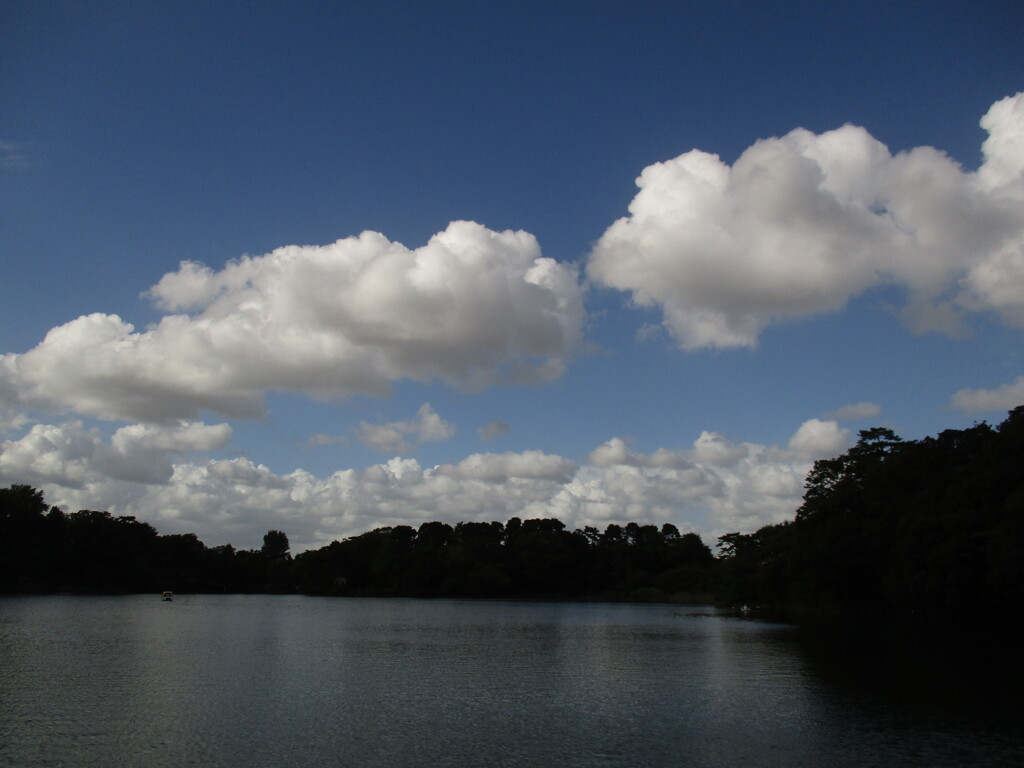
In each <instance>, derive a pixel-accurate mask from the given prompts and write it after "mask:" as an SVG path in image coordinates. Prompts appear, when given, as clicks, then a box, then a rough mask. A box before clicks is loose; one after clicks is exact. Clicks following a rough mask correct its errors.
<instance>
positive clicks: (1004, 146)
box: [587, 93, 1024, 349]
mask: <svg viewBox="0 0 1024 768" xmlns="http://www.w3.org/2000/svg"><path fill="white" fill-rule="evenodd" d="M981 125H982V127H983V128H984V129H985V130H986V131H988V133H989V137H988V139H987V140H986V141H985V142H984V144H983V145H982V153H983V156H984V162H983V163H982V165H981V167H980V168H979V169H978V170H977V171H976V172H967V171H965V170H964V169H963V168H961V167H960V166H959V165H958V164H957V163H956V162H955V161H953V160H952V159H950V158H949V157H947V156H946V155H944V154H943V153H941V152H939V151H938V150H935V149H932V148H930V147H917V148H915V149H912V150H910V151H908V152H900V153H898V154H896V155H892V154H891V153H890V152H889V150H888V149H887V148H886V147H885V146H884V145H883V144H881V143H880V142H879V141H877V140H876V139H874V138H873V137H872V136H871V135H870V134H869V133H868V132H867V131H866V130H864V129H863V128H859V127H856V126H853V125H845V126H843V127H842V128H838V129H836V130H833V131H828V132H826V133H823V134H820V135H816V134H814V133H812V132H810V131H807V130H804V129H797V130H794V131H792V132H790V133H789V134H787V135H785V136H783V137H781V138H772V139H765V140H762V141H758V142H757V143H756V144H754V145H753V146H752V147H750V148H749V149H747V150H746V151H745V152H744V153H743V154H742V156H741V157H740V158H739V159H737V161H736V162H735V163H734V164H733V166H732V167H729V166H728V165H726V164H725V163H723V162H722V161H721V160H720V159H719V158H718V156H717V155H712V154H708V153H706V152H702V151H699V150H693V151H691V152H687V153H686V154H684V155H681V156H679V157H677V158H675V159H674V160H669V161H666V162H662V163H655V164H654V165H651V166H648V167H647V168H645V169H644V170H643V172H642V173H641V175H640V177H639V178H638V179H637V186H638V187H639V188H640V191H639V192H638V193H637V195H636V197H635V198H634V199H633V201H632V203H631V204H630V206H629V216H627V217H624V218H622V219H619V220H618V221H616V222H615V223H614V224H612V226H611V227H609V228H608V230H607V231H606V232H605V233H604V235H603V236H602V237H601V239H600V240H599V241H598V242H597V244H596V245H595V247H594V249H593V251H592V252H591V254H590V258H589V263H588V267H587V271H588V275H589V277H590V279H591V280H592V281H594V282H595V283H597V284H600V285H604V286H607V287H611V288H616V289H619V290H622V291H627V292H629V293H630V294H631V296H632V299H633V301H634V302H635V303H636V304H637V305H640V306H647V307H657V308H660V310H661V312H662V314H663V323H664V327H665V328H666V329H667V330H668V331H669V332H670V333H671V334H672V335H673V337H674V338H675V339H676V340H677V341H678V343H679V344H680V346H681V347H683V348H685V349H696V348H700V347H723V348H724V347H752V346H754V345H755V344H756V342H757V339H758V336H759V334H760V333H761V331H763V330H764V329H765V328H766V327H767V326H769V325H770V324H772V323H776V322H779V321H782V320H785V319H787V318H795V317H801V316H806V315H811V314H817V313H823V312H832V311H836V310H839V309H840V308H842V307H843V306H844V305H845V304H846V303H847V302H848V301H849V300H850V299H851V298H852V297H854V296H857V295H858V294H861V293H863V292H864V291H866V290H868V289H869V288H872V287H875V286H881V285H894V286H899V287H901V288H903V289H904V290H905V292H906V295H907V304H906V306H905V307H904V309H903V317H904V320H905V321H906V322H907V324H908V325H909V326H910V327H911V329H912V330H913V331H915V332H924V331H941V332H947V333H955V332H957V331H958V330H959V329H960V327H961V325H962V318H963V316H964V314H965V313H967V312H993V313H995V314H996V315H998V316H999V317H1001V318H1002V320H1003V321H1005V322H1006V323H1008V324H1010V325H1014V326H1024V205H1022V202H1024V93H1021V94H1017V95H1016V96H1013V97H1008V98H1006V99H1003V100H1002V101H1000V102H997V103H996V104H994V105H993V106H992V107H991V109H990V110H989V111H988V112H987V113H986V114H985V116H984V117H983V118H982V120H981Z"/></svg>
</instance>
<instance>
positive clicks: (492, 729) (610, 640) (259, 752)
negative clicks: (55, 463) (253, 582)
mask: <svg viewBox="0 0 1024 768" xmlns="http://www.w3.org/2000/svg"><path fill="white" fill-rule="evenodd" d="M851 640H852V639H851ZM866 642H867V643H869V644H870V641H866V640H863V639H859V638H858V639H855V640H852V641H851V643H849V644H847V645H846V646H845V647H843V645H842V644H840V645H838V646H837V645H836V644H835V643H833V642H831V641H825V640H822V638H820V637H818V636H815V635H813V634H812V635H809V634H808V633H806V632H803V631H801V630H798V629H797V628H795V627H792V626H788V625H783V624H772V623H765V622H759V621H750V620H744V619H741V618H738V617H734V616H728V615H724V614H720V613H718V612H717V611H715V610H714V609H711V608H681V607H678V606H662V605H629V604H625V605H624V604H577V603H514V602H483V601H480V602H477V601H418V600H376V599H342V598H309V597H297V596H258V595H256V596H191V595H188V596H179V597H178V598H177V599H176V600H175V601H174V602H173V603H163V602H161V601H160V600H159V598H158V597H157V596H130V597H94V598H92V597H29V598H3V599H0V765H4V766H72V765H73V766H104V767H105V766H133V767H134V766H139V767H144V768H150V767H153V768H155V767H157V766H176V767H177V766H231V767H234V766H238V767H239V768H242V767H243V766H244V767H246V768H248V767H250V766H267V767H268V768H269V767H270V766H273V767H275V768H277V767H280V766H321V765H326V766H367V767H373V766H388V767H389V768H401V767H402V766H459V767H460V768H466V767H468V766H544V768H548V767H549V766H737V765H742V766H815V767H818V766H872V765H877V766H963V765H971V766H989V765H991V766H997V765H1006V766H1010V765H1013V766H1019V765H1024V732H1022V729H1021V726H1020V725H1019V720H1018V719H1017V716H1018V715H1019V714H1020V711H1019V709H1017V710H1014V709H1012V708H1010V707H1009V706H1008V705H1007V706H1004V705H1002V704H1000V703H999V702H997V701H996V700H995V697H994V696H988V695H985V692H986V691H996V690H998V689H1000V685H999V684H998V683H997V681H985V680H984V679H979V678H978V675H977V674H970V675H967V677H968V678H969V684H968V685H966V686H965V685H963V682H964V681H963V680H962V679H960V678H961V677H962V676H958V675H956V674H954V673H953V671H952V670H950V669H949V668H948V667H946V668H945V672H943V673H942V674H944V675H945V676H946V677H947V678H948V680H946V681H945V682H944V681H943V680H937V679H936V672H935V669H934V666H933V665H930V663H928V660H927V659H925V661H924V662H921V659H920V658H918V660H917V661H918V662H919V664H918V666H921V665H922V664H923V667H922V668H921V669H915V664H914V663H904V662H901V661H900V659H899V658H897V657H894V656H893V655H892V654H893V653H897V656H898V655H899V654H900V653H908V652H909V653H910V655H911V656H913V655H914V649H913V648H909V649H906V648H904V649H902V650H899V649H897V651H892V647H893V645H892V644H891V643H880V644H879V647H883V646H884V648H885V649H886V651H885V654H871V655H868V656H864V654H863V653H862V651H863V650H864V647H865V643H866ZM897 646H898V644H897ZM876 659H882V661H879V662H878V663H876V661H874V660H876ZM908 670H911V671H912V672H913V674H910V675H909V677H908V676H907V674H905V673H906V672H907V671H908ZM929 670H930V671H929ZM978 674H984V673H983V672H979V673H978ZM988 682H991V683H992V685H991V686H989V684H988ZM1002 682H1003V683H1005V682H1006V681H1005V679H1004V680H1003V681H1002ZM947 683H948V684H947ZM1003 687H1005V686H1003ZM979 691H980V692H981V695H980V698H979Z"/></svg>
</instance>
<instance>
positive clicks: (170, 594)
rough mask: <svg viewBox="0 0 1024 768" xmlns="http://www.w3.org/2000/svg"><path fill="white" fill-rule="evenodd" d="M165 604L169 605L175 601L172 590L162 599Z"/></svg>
mask: <svg viewBox="0 0 1024 768" xmlns="http://www.w3.org/2000/svg"><path fill="white" fill-rule="evenodd" d="M161 599H162V600H163V601H164V602H165V603H169V602H171V601H172V600H173V599H174V593H173V592H171V591H170V590H165V591H164V594H163V597H162V598H161Z"/></svg>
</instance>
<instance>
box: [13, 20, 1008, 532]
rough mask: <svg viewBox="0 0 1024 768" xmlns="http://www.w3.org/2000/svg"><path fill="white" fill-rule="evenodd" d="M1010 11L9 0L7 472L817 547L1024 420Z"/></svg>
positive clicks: (166, 511) (289, 523)
mask: <svg viewBox="0 0 1024 768" xmlns="http://www.w3.org/2000/svg"><path fill="white" fill-rule="evenodd" d="M1021 39H1024V5H1021V4H1020V3H1019V2H972V3H957V2H943V3H936V2H900V3H892V2H870V1H868V2H856V3H834V4H833V3H828V4H825V3H810V2H778V3H761V2H749V3H743V2H639V3H629V4H627V3H624V2H610V1H609V2H604V1H602V0H593V1H592V2H568V1H567V2H544V3H540V2H532V1H530V0H519V1H517V2H494V3H481V2H454V1H448V0H439V2H434V3H422V2H406V1H405V0H375V1H374V2H362V1H361V0H353V1H351V2H345V3H336V2H323V3H320V2H295V3H289V4H283V3H269V2H227V1H226V0H225V2H218V3H208V2H190V1H189V0H185V1H183V2H174V3H170V2H148V1H147V0H132V1H131V2H88V3H82V2H47V1H46V0H42V1H40V2H16V1H11V0H8V1H6V2H2V3H0V266H2V269H3V273H2V274H3V280H2V281H0V297H2V300H0V430H2V434H0V486H3V487H5V486H7V485H8V484H11V483H28V484H30V485H33V486H35V487H37V488H40V489H42V490H43V491H44V492H45V494H46V500H47V502H49V503H51V504H56V505H59V506H61V507H62V508H64V509H65V510H66V511H75V510H78V509H100V510H108V511H110V512H111V513H112V514H116V515H134V516H136V517H137V518H138V519H140V520H144V521H146V522H148V523H150V524H152V525H153V526H155V527H156V529H157V530H158V531H159V532H160V533H162V534H173V533H185V532H194V533H196V534H197V535H198V536H199V538H200V539H202V540H203V541H204V542H205V543H206V544H207V545H209V546H217V545H221V544H226V543H231V544H233V545H234V546H236V547H239V548H250V547H258V546H259V545H260V543H261V542H262V536H263V534H264V533H265V532H266V531H267V530H270V529H278V530H283V531H285V532H286V533H287V534H288V536H289V538H290V540H291V543H292V550H293V552H301V551H303V550H305V549H307V548H311V547H319V546H323V545H324V544H327V543H329V542H331V541H332V540H335V539H342V538H344V537H346V536H353V535H358V534H360V533H362V532H365V531H368V530H371V529H373V528H376V527H379V526H386V525H400V524H405V525H413V526H418V525H420V524H421V523H423V522H427V521H431V520H442V521H445V522H448V523H452V524H454V523H456V522H459V521H469V520H483V521H490V520H498V521H505V520H507V519H508V518H510V517H513V516H518V517H520V518H523V519H526V518H531V517H557V518H558V519H560V520H562V521H563V522H564V523H565V524H566V525H567V526H568V527H569V528H570V529H572V528H577V527H583V526H585V525H594V526H596V527H598V528H599V529H602V530H603V529H604V527H605V526H607V525H608V524H610V523H620V524H622V523H625V522H629V521H636V522H639V523H641V524H647V523H654V524H657V525H661V524H663V523H673V524H674V525H676V526H677V527H678V528H679V529H680V530H681V531H695V532H697V533H699V534H700V535H701V536H702V537H704V539H705V541H706V542H708V543H709V544H713V543H714V540H715V537H717V536H719V535H721V534H723V533H726V532H730V531H737V530H738V531H744V532H749V531H753V530H756V529H757V528H759V527H761V526H762V525H765V524H767V523H774V522H779V521H782V520H786V519H790V518H791V517H792V515H793V513H794V511H795V510H796V509H797V507H798V506H799V504H800V501H801V496H802V494H803V482H804V478H805V476H806V474H807V472H808V470H809V469H810V468H811V466H812V465H813V462H814V461H815V460H817V459H821V458H827V457H831V456H835V455H838V454H840V453H842V452H844V451H845V450H847V449H848V448H849V447H850V446H852V445H853V444H854V442H855V441H856V440H857V435H858V431H859V430H862V429H867V428H869V427H873V426H885V427H888V428H890V429H893V430H894V431H895V432H896V433H897V434H898V435H900V436H902V437H903V438H905V439H915V440H916V439H921V438H923V437H926V436H928V435H935V434H937V433H939V432H941V431H942V430H944V429H961V428H964V427H968V426H970V425H972V424H974V423H977V422H981V421H987V422H989V423H992V424H997V423H999V422H1000V421H1002V420H1003V419H1004V418H1005V416H1006V413H1007V411H1009V410H1010V409H1012V408H1013V407H1015V406H1017V405H1019V404H1021V403H1024V358H1022V354H1021V353H1022V350H1024V347H1022V341H1024V335H1022V331H1024V48H1022V46H1021V44H1020V41H1021Z"/></svg>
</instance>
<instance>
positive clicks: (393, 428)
mask: <svg viewBox="0 0 1024 768" xmlns="http://www.w3.org/2000/svg"><path fill="white" fill-rule="evenodd" d="M455 431H456V430H455V426H454V425H453V424H449V423H448V422H447V421H445V420H444V419H442V418H441V417H440V416H438V414H437V412H436V411H435V410H434V409H433V408H431V407H430V403H424V404H423V405H421V406H420V408H419V410H418V411H416V416H415V417H414V418H412V419H409V420H408V421H394V422H391V423H389V424H369V423H367V422H365V421H362V422H360V423H359V428H358V429H357V433H358V436H359V441H360V442H361V443H362V444H363V445H365V446H367V447H369V448H373V449H374V450H375V451H380V452H381V453H390V454H403V453H409V452H410V451H412V449H413V445H412V444H410V443H409V441H408V440H407V439H406V438H407V437H410V436H411V437H413V438H414V441H415V444H419V443H429V442H438V441H440V440H447V439H449V438H451V437H454V436H455Z"/></svg>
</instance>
